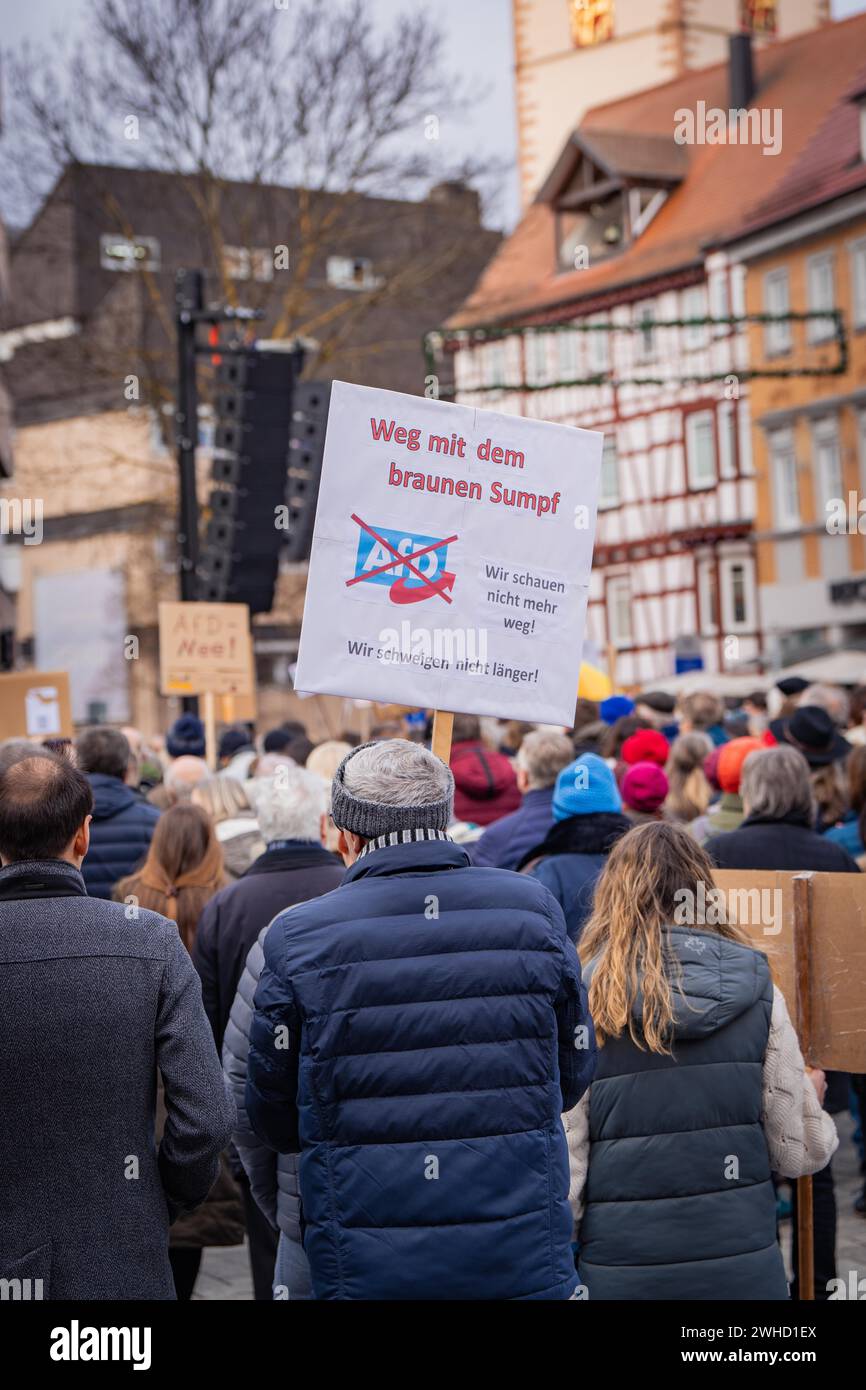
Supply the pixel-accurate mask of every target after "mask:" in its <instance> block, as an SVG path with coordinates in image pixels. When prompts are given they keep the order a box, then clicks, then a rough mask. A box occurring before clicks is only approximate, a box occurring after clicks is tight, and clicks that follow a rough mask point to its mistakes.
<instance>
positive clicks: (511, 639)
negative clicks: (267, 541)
mask: <svg viewBox="0 0 866 1390" xmlns="http://www.w3.org/2000/svg"><path fill="white" fill-rule="evenodd" d="M601 446H602V436H601V435H600V434H597V433H594V432H591V431H587V430H579V429H572V428H571V427H567V426H564V425H551V424H548V423H546V422H544V421H539V420H529V419H524V418H521V417H518V416H512V415H501V414H498V413H496V412H494V411H489V410H475V409H473V408H472V407H470V406H463V405H452V404H450V403H446V402H442V401H434V400H428V399H426V398H421V397H416V396H407V395H402V394H399V393H397V392H393V391H379V390H373V389H371V388H369V387H365V386H352V385H348V384H347V383H345V382H341V381H335V382H334V383H333V386H332V388H331V402H330V410H329V415H328V431H327V438H326V442H325V452H324V460H323V465H322V481H321V487H320V490H319V500H318V508H317V511H316V521H315V528H314V532H313V547H312V555H311V559H310V571H309V579H308V584H307V597H306V604H305V608H304V621H303V627H302V630H301V642H300V651H299V654H298V664H297V673H296V679H295V686H296V689H298V690H299V691H308V692H315V693H317V694H329V695H349V696H357V697H361V698H364V699H369V700H384V701H388V702H396V703H399V704H403V705H410V706H416V705H421V706H425V707H427V708H436V709H442V710H460V711H462V712H465V713H473V714H495V715H500V716H502V717H506V718H518V719H529V720H532V721H535V722H549V723H559V724H568V725H570V724H571V722H572V719H573V716H574V705H575V699H576V696H577V682H578V674H579V670H580V657H581V644H582V641H583V629H584V620H585V615H586V604H587V597H588V590H589V574H590V568H591V564H592V547H593V534H594V530H595V515H596V502H597V494H598V483H599V473H600V467H601Z"/></svg>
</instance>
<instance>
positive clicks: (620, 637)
mask: <svg viewBox="0 0 866 1390" xmlns="http://www.w3.org/2000/svg"><path fill="white" fill-rule="evenodd" d="M607 631H608V636H609V640H610V642H611V645H612V646H614V647H617V648H619V649H621V648H623V647H631V646H632V645H633V643H634V633H633V630H632V621H631V582H630V580H629V579H628V576H627V575H623V576H621V577H619V578H616V579H609V580H608V583H607Z"/></svg>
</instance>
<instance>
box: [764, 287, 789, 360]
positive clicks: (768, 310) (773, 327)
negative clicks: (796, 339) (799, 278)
mask: <svg viewBox="0 0 866 1390" xmlns="http://www.w3.org/2000/svg"><path fill="white" fill-rule="evenodd" d="M790 309H791V304H790V295H789V291H788V272H787V270H786V269H784V268H781V269H779V270H771V271H770V272H769V273H768V274H767V275H765V276H764V313H765V314H780V315H781V314H788V313H790ZM764 351H765V353H766V354H767V356H768V357H780V356H781V355H782V354H783V353H786V352H790V351H791V320H790V319H787V318H779V319H778V320H777V321H771V322H770V323H767V324H765V325H764Z"/></svg>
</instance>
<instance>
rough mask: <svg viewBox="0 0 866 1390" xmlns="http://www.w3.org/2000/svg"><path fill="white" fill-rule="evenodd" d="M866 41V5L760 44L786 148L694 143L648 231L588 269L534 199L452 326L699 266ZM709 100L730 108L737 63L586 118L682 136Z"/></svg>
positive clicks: (819, 111)
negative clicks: (560, 245)
mask: <svg viewBox="0 0 866 1390" xmlns="http://www.w3.org/2000/svg"><path fill="white" fill-rule="evenodd" d="M864 51H866V15H855V16H853V17H852V18H850V19H847V20H841V21H837V22H836V23H832V24H827V25H824V26H822V27H821V28H820V29H814V30H811V31H809V32H807V33H805V34H800V35H797V36H796V37H794V38H791V39H787V40H785V41H782V42H775V43H772V44H767V45H766V46H765V47H763V48H761V49H758V50H756V52H755V53H754V59H753V61H754V67H755V78H756V83H757V95H756V98H755V103H754V105H756V106H758V107H760V108H763V109H767V110H773V109H775V108H780V109H781V111H782V127H781V128H782V142H781V150H780V152H779V153H778V154H776V155H770V154H767V155H765V154H764V153H763V152H762V148H761V146H760V145H734V144H730V145H697V144H692V145H685V146H683V148H684V149H685V150H686V152H687V156H688V173H687V175H686V177H685V179H684V180H683V182H682V183H681V184H680V185H679V186H678V187H677V188H675V189H674V190H673V191H672V192H671V194H670V196H669V197H668V199H667V201H666V202H665V204H664V206H663V207H662V208H661V209H660V211H659V212H658V213H657V214H656V216H655V218H654V219H653V221H652V222H651V223H650V225H649V227H648V228H647V229H646V231H645V232H644V233H643V235H642V236H640V237H639V238H638V240H637V241H636V242H635V243H634V244H633V245H632V246H630V247H628V248H627V249H626V250H625V251H623V252H622V254H620V255H615V256H611V257H609V258H607V259H606V260H603V261H599V262H598V263H597V264H595V265H591V266H589V267H588V268H586V269H580V270H573V271H565V272H560V271H557V269H556V266H555V244H554V239H555V238H554V214H553V211H552V209H551V208H550V207H549V206H548V205H546V204H541V203H533V204H532V206H531V207H530V208H528V210H527V212H526V213H525V215H524V217H523V218H522V220H521V221H520V223H519V224H518V226H517V227H516V229H515V231H514V232H513V233H512V235H511V236H510V237H508V238H507V240H506V241H505V242H504V243H503V244H502V246H501V248H500V250H499V251H498V252H497V254H496V255H495V256H494V257H493V260H492V261H490V263H489V264H488V266H487V267H486V269H485V270H484V272H483V274H482V275H481V278H480V280H479V281H478V283H477V285H476V287H475V289H474V290H473V292H472V294H471V295H470V296H469V298H468V299H467V300H466V301H465V302H464V303H463V305H462V306H461V308H460V309H459V310H458V312H457V313H456V314H455V315H454V316H453V317H452V318H451V319H450V320H449V323H450V325H451V326H453V327H461V326H467V325H471V324H483V323H493V322H497V321H503V320H504V321H509V320H512V319H520V318H532V317H533V316H534V315H537V314H540V313H545V312H546V311H549V310H550V309H552V308H553V307H554V306H558V305H569V304H575V301H582V300H589V299H594V298H597V297H600V296H604V295H607V294H610V293H613V292H615V291H617V290H620V289H621V288H622V287H624V286H636V287H637V286H640V284H641V282H643V281H651V280H654V279H655V278H657V277H659V276H663V275H668V274H674V273H676V272H678V271H682V270H684V269H686V268H688V267H689V266H695V267H697V266H699V265H700V264H701V262H702V259H703V248H704V247H705V246H706V245H707V244H709V243H711V242H712V243H719V242H721V241H723V240H725V239H730V237H731V236H733V235H734V234H735V233H737V232H738V231H739V229H740V228H741V227H742V226H743V225H744V223H746V222H747V220H748V219H749V217H750V216H752V215H753V214H754V211H755V209H756V208H757V207H758V206H759V204H760V203H761V202H762V201H763V200H764V199H766V198H767V195H768V191H769V190H770V189H771V188H773V189H776V188H779V186H780V183H781V180H782V179H784V178H785V177H786V176H787V175H788V173H789V171H791V170H792V169H793V166H794V164H795V162H796V161H798V160H799V158H800V156H801V155H803V153H804V150H805V148H806V146H807V144H808V143H809V141H810V140H811V139H812V137H813V136H814V135H815V132H816V129H817V128H818V127H819V126H820V125H821V124H822V123H823V122H824V121H825V120H826V119H827V118H828V116H829V114H830V112H831V111H832V110H833V109H834V107H835V106H836V105H837V103H838V100H839V93H840V91H846V90H848V89H851V90H853V86H854V85H855V84H856V82H857V81H858V80H859V76H860V74H861V70H862V67H863V53H864ZM699 100H702V101H705V102H706V104H707V107H708V108H712V107H717V108H718V107H720V108H722V109H723V110H727V108H728V65H727V63H719V64H716V65H715V66H713V67H709V68H703V69H700V70H698V71H691V72H688V73H686V74H684V75H683V76H682V77H678V78H676V79H674V80H673V81H671V82H666V83H663V84H661V85H659V86H656V87H651V88H649V89H647V90H646V91H644V92H638V93H637V94H635V95H633V96H629V97H625V98H622V99H620V100H618V101H614V102H609V103H608V104H607V105H605V106H597V107H594V108H593V109H592V110H591V111H588V112H587V114H586V115H585V117H584V119H583V121H582V122H581V125H580V127H579V129H580V131H581V133H583V134H586V135H588V136H589V137H590V138H591V137H592V133H593V131H598V132H604V134H605V136H608V137H609V135H610V133H611V132H613V131H618V132H622V134H623V135H625V136H627V135H629V134H631V135H634V136H639V137H642V136H646V135H659V136H668V137H670V136H671V135H672V133H673V131H674V128H675V124H676V119H675V112H677V111H679V110H681V109H690V110H695V108H696V104H697V102H698V101H699Z"/></svg>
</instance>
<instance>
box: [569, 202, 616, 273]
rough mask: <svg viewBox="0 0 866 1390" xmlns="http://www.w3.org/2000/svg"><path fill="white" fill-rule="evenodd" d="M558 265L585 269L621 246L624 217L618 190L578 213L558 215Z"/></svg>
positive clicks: (570, 268) (573, 268) (571, 268)
mask: <svg viewBox="0 0 866 1390" xmlns="http://www.w3.org/2000/svg"><path fill="white" fill-rule="evenodd" d="M559 228H560V230H559V237H558V242H559V264H560V267H561V269H563V270H585V269H586V268H587V266H589V265H592V264H594V262H595V261H597V260H600V259H601V257H602V256H609V255H610V253H611V251H616V250H618V248H619V247H620V246H621V245H622V241H623V237H624V235H625V216H624V208H623V199H622V193H621V191H619V190H618V191H617V192H616V193H613V194H611V195H610V196H609V197H607V198H600V199H598V200H597V201H596V202H592V203H589V204H588V206H587V207H586V208H584V209H581V210H580V211H575V212H569V211H563V212H561V213H560V214H559Z"/></svg>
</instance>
